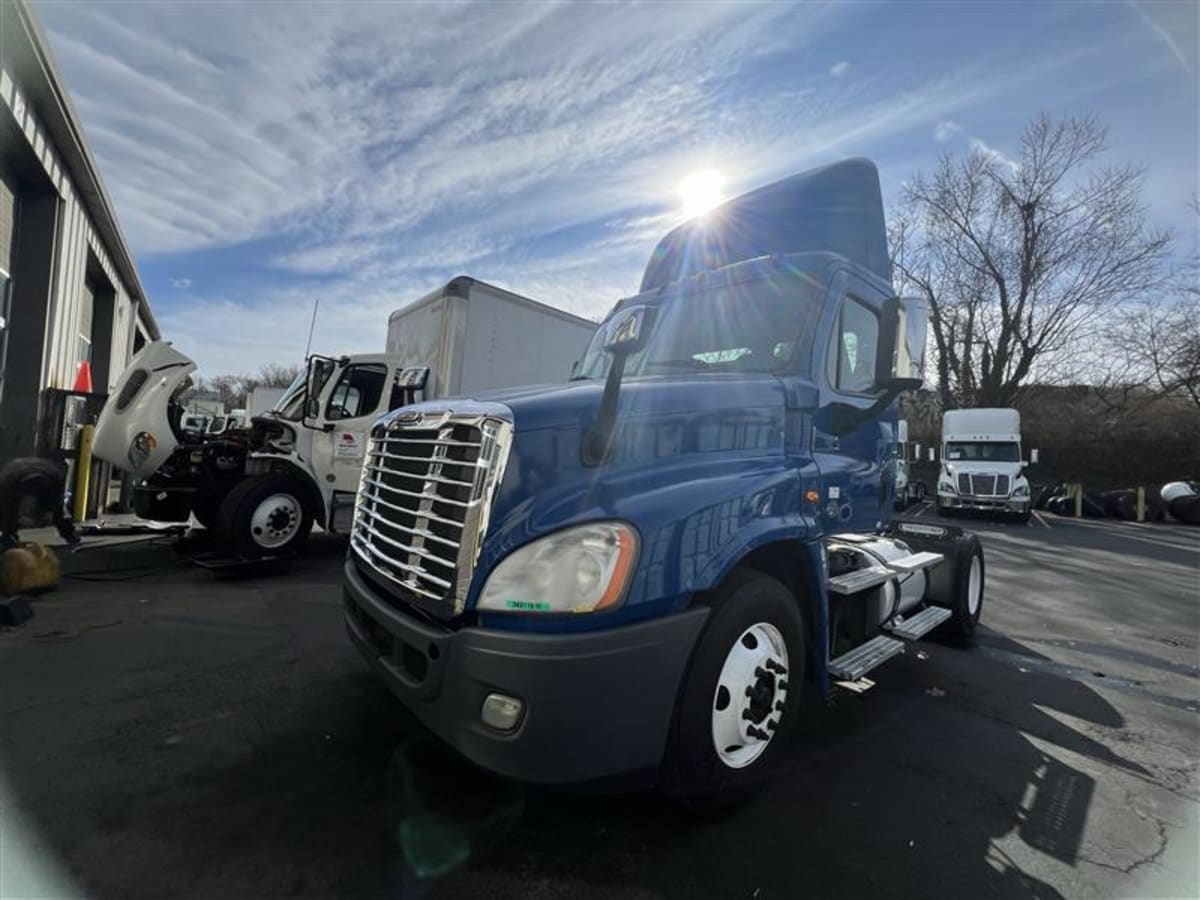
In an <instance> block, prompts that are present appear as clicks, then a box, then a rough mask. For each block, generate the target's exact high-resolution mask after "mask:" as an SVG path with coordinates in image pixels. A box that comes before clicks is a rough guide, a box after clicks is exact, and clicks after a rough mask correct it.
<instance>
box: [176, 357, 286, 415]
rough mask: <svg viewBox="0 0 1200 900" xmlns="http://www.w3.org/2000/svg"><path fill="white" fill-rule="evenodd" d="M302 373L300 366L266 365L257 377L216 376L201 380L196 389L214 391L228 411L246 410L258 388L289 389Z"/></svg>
mask: <svg viewBox="0 0 1200 900" xmlns="http://www.w3.org/2000/svg"><path fill="white" fill-rule="evenodd" d="M299 373H300V366H295V365H291V366H289V365H283V364H281V363H266V364H265V365H264V366H263V367H262V368H261V369H259V370H258V374H257V375H214V376H212V377H211V378H201V379H199V380H198V381H197V382H196V389H199V390H206V391H213V392H214V393H216V394H218V395H219V396H220V398H221V403H222V404H223V405H224V407H225V408H226V409H244V408H245V406H246V403H247V402H248V400H249V395H250V392H251V391H252V390H254V389H255V388H256V387H287V386H288V385H289V384H291V383H292V382H293V381H294V380H295V378H296V376H297V375H298V374H299Z"/></svg>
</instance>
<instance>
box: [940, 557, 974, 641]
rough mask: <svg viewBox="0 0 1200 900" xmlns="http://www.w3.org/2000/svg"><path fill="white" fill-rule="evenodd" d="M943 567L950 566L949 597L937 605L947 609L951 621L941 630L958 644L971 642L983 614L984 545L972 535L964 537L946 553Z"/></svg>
mask: <svg viewBox="0 0 1200 900" xmlns="http://www.w3.org/2000/svg"><path fill="white" fill-rule="evenodd" d="M944 552H945V554H946V561H945V562H943V563H942V565H953V566H954V570H953V572H952V573H950V579H949V583H948V586H949V594H950V595H949V597H943V598H942V600H941V602H940V604H939V605H943V606H949V607H950V612H951V616H950V619H949V620H948V621H947V622H946V624H945V625H943V626H942V627H943V628H944V629H945V631H946V632H948V633H949V634H951V635H953V636H954V637H956V638H958V639H959V640H963V641H966V640H970V638H971V637H972V636H973V635H974V634H975V626H976V625H978V624H979V616H980V615H981V614H982V613H983V589H984V581H985V574H986V568H985V565H984V562H983V545H982V544H980V543H979V537H978V536H977V535H974V534H964V535H963V536H962V537H961V538H960V539H959V540H957V541H955V543H954V545H953V547H948V548H947V549H946V551H944Z"/></svg>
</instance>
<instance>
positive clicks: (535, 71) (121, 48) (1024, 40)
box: [37, 2, 1200, 375]
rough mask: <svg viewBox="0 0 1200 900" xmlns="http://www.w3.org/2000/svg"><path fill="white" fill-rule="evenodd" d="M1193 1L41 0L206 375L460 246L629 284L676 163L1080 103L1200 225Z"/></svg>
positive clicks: (747, 180)
mask: <svg viewBox="0 0 1200 900" xmlns="http://www.w3.org/2000/svg"><path fill="white" fill-rule="evenodd" d="M1198 8H1200V7H1198V5H1197V4H1195V3H1190V2H1179V3H1161V4H1154V3H1141V4H1133V3H1104V4H1087V3H1065V4H1061V5H1052V4H1034V3H1017V2H1012V3H998V4H984V3H963V4H951V3H928V4H916V3H909V4H895V5H893V4H875V3H853V4H841V5H831V6H817V5H803V6H790V5H784V4H771V5H765V4H764V5H750V4H740V5H731V6H723V5H718V4H715V3H704V4H681V3H675V4H656V5H651V4H647V5H635V6H615V5H598V4H597V5H589V6H580V5H570V4H552V3H539V4H530V5H518V4H501V3H492V4H480V5H468V4H453V5H451V4H445V5H430V6H421V5H416V4H386V3H369V4H367V3H364V4H357V5H352V4H337V5H322V4H317V3H303V4H301V3H295V4H289V3H265V2H264V3H257V4H247V5H242V6H237V5H231V4H216V3H212V4H204V3H183V4H172V3H165V2H162V3H154V4H142V3H139V4H130V5H122V4H113V3H105V4H99V3H80V4H75V3H69V2H54V3H38V4H37V9H38V13H39V15H40V17H41V19H42V22H43V24H44V26H45V28H46V30H47V31H48V33H49V35H50V41H51V45H52V47H53V50H54V53H55V56H56V58H57V60H58V62H59V65H60V68H61V69H62V71H63V73H64V76H65V78H66V82H67V86H68V88H69V90H70V92H71V94H72V96H73V98H74V100H75V103H76V106H77V108H78V111H79V114H80V116H81V118H82V120H83V123H84V129H85V131H86V133H87V136H88V140H89V142H90V145H91V147H92V150H93V152H94V154H95V155H96V157H97V159H98V160H99V163H100V168H101V171H102V173H103V176H104V180H105V183H106V185H107V187H108V189H109V192H110V194H111V195H112V197H113V200H114V203H115V205H116V209H117V215H118V218H119V219H120V221H121V223H122V227H123V228H124V231H125V234H126V237H127V238H128V240H129V242H130V244H131V245H132V248H133V251H134V253H135V255H136V257H137V260H138V263H139V267H140V271H141V273H142V278H143V281H144V283H145V287H146V289H147V292H148V293H149V295H150V298H151V302H152V305H153V307H154V310H155V312H156V314H157V316H158V318H159V320H160V323H161V325H162V327H163V330H164V333H165V336H167V337H168V338H169V339H172V340H174V341H175V343H176V345H177V346H178V347H179V348H180V349H181V350H183V351H184V352H185V353H188V354H190V355H192V356H193V357H195V358H196V359H197V361H198V362H199V363H200V365H201V370H202V371H203V372H204V373H205V374H209V375H212V374H218V373H221V372H246V371H253V370H255V369H257V368H258V366H259V365H260V364H262V363H264V362H299V361H300V359H301V357H302V356H303V353H304V344H305V338H306V335H307V330H308V324H309V317H310V314H311V310H312V303H313V300H314V298H320V301H321V311H320V315H319V317H318V320H317V327H316V335H315V339H314V343H313V346H314V349H316V350H320V351H323V352H328V353H343V352H354V351H370V350H380V349H382V347H383V342H384V336H385V331H386V322H387V316H388V313H389V312H391V311H392V310H394V309H396V308H398V307H400V306H402V305H404V304H405V303H406V302H408V301H410V300H413V299H415V298H416V297H418V296H420V295H422V294H424V293H426V292H428V291H429V290H432V289H433V288H435V287H436V286H437V285H438V284H439V283H440V282H444V281H445V280H446V279H448V278H450V277H452V276H454V275H458V274H469V275H473V276H475V277H477V278H481V279H484V280H487V281H492V282H495V283H497V284H501V285H503V286H505V287H508V288H510V289H512V290H515V291H518V292H520V293H523V294H526V295H528V296H532V297H534V298H536V299H539V300H543V301H546V302H549V303H553V304H555V305H558V306H562V307H564V308H567V309H570V310H572V311H574V312H577V313H580V314H583V315H589V316H599V315H601V314H602V313H603V312H604V311H605V310H606V309H607V308H608V307H609V306H610V305H611V304H612V302H613V301H614V300H615V299H617V298H618V297H620V296H622V295H624V294H628V293H632V292H633V291H634V290H635V289H636V287H637V284H638V281H639V279H640V275H641V270H642V267H643V265H644V263H645V260H646V257H647V255H648V254H649V251H650V249H651V248H652V247H653V245H654V242H655V241H656V240H657V239H658V237H659V236H661V234H662V233H663V232H664V231H665V230H666V229H667V228H669V227H670V226H671V225H672V224H674V223H675V222H676V221H678V217H679V197H678V195H677V190H676V189H677V186H678V184H679V182H680V181H681V179H683V178H684V177H685V176H686V175H688V174H689V173H691V172H693V171H696V170H700V169H709V168H715V169H717V170H719V171H720V172H721V173H722V175H723V176H724V178H725V179H726V188H725V190H726V193H727V194H730V195H733V194H737V193H739V192H741V191H742V190H745V189H749V188H753V187H756V186H758V185H761V184H764V183H766V182H768V181H770V180H772V179H774V178H777V177H781V176H784V175H788V174H791V173H793V172H797V171H801V170H803V169H806V168H809V167H812V166H815V165H819V164H822V163H825V162H829V161H832V160H834V159H838V158H843V157H847V156H868V157H870V158H872V159H874V160H875V161H876V162H877V163H878V165H879V167H880V171H881V175H882V178H883V185H884V195H885V198H887V199H889V200H891V199H892V198H893V197H894V196H895V195H896V193H897V192H898V190H899V188H900V186H901V184H902V182H903V181H904V179H906V178H908V177H909V176H910V175H911V174H912V173H913V172H914V171H916V170H919V169H925V170H928V169H929V168H930V167H931V166H932V165H933V164H934V162H935V161H936V159H937V155H938V154H939V153H941V152H952V153H961V152H965V151H966V150H967V149H968V148H969V147H971V146H978V147H987V148H991V149H992V150H993V151H994V152H997V153H1001V154H1008V155H1011V154H1013V153H1014V152H1015V149H1016V143H1017V138H1018V135H1019V132H1020V129H1021V127H1022V125H1023V124H1024V123H1025V122H1026V121H1027V120H1028V119H1029V118H1030V117H1031V116H1032V115H1034V114H1036V113H1037V112H1039V111H1043V110H1044V111H1048V112H1052V113H1060V112H1078V111H1086V112H1093V113H1096V114H1097V115H1099V116H1100V117H1101V118H1102V119H1103V120H1104V121H1105V122H1106V124H1107V125H1108V126H1109V128H1110V137H1111V149H1110V151H1109V153H1108V155H1107V159H1108V161H1110V162H1112V163H1124V162H1127V161H1132V162H1135V163H1138V164H1141V165H1144V166H1145V167H1146V168H1147V176H1146V190H1145V199H1146V201H1147V203H1148V204H1149V207H1150V217H1151V221H1152V223H1153V224H1155V225H1159V226H1162V227H1169V228H1172V229H1174V230H1175V232H1176V236H1177V241H1178V242H1179V244H1180V245H1181V247H1182V248H1187V247H1195V245H1196V241H1197V235H1196V229H1197V224H1196V221H1195V216H1194V215H1192V214H1191V213H1189V210H1188V205H1187V204H1188V201H1189V199H1190V198H1191V197H1192V196H1193V195H1194V194H1195V193H1196V191H1197V168H1198V166H1197V160H1198V159H1200V147H1198V133H1200V113H1198V103H1200V99H1198V94H1197V81H1198V71H1200V66H1198V61H1197V47H1198V45H1200V35H1198V25H1197V20H1198V17H1200V13H1198V11H1197V10H1198Z"/></svg>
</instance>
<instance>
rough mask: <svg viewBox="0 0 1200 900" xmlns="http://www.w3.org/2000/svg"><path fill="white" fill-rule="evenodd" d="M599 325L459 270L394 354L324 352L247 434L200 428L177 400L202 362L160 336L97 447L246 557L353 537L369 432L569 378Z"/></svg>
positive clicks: (146, 493)
mask: <svg viewBox="0 0 1200 900" xmlns="http://www.w3.org/2000/svg"><path fill="white" fill-rule="evenodd" d="M595 329H596V323H595V322H592V321H590V320H588V319H584V318H580V317H579V316H574V315H571V314H570V313H567V312H564V311H562V310H559V309H555V308H554V307H551V306H546V305H545V304H542V303H538V302H536V301H534V300H530V299H529V298H527V297H522V296H520V295H518V294H514V293H512V292H510V291H505V290H502V289H501V288H497V287H494V286H492V285H489V284H486V283H484V282H482V281H478V280H476V279H474V278H468V277H465V276H463V277H459V278H455V279H453V280H452V281H450V282H448V283H447V284H446V285H444V286H442V287H440V288H439V289H437V290H436V291H433V292H432V293H430V294H428V295H426V296H424V297H422V298H420V299H419V300H417V301H415V302H414V303H412V304H410V305H408V306H406V307H404V308H403V309H400V310H398V311H397V312H395V313H393V314H392V316H391V317H390V319H389V321H388V331H387V343H386V352H384V353H374V354H356V355H353V356H340V357H325V356H318V355H314V356H312V357H310V358H309V360H308V365H307V367H306V369H305V371H304V372H302V373H301V374H300V375H299V376H298V377H297V378H296V380H295V381H294V382H293V383H292V384H291V386H290V387H288V388H287V390H286V391H284V393H283V395H282V396H281V397H280V398H279V400H278V402H277V403H276V404H275V406H274V408H273V409H271V410H270V411H268V412H267V413H265V414H264V415H261V416H254V417H252V419H251V422H250V427H249V429H248V430H247V431H245V432H239V433H237V434H221V435H213V436H209V435H191V434H188V433H186V432H184V431H183V429H181V428H180V426H179V423H180V418H181V416H182V408H181V407H180V406H179V404H178V402H177V400H176V398H177V396H178V394H179V392H180V391H181V390H182V389H183V388H184V387H185V386H186V384H187V381H188V376H189V375H190V374H191V373H192V372H193V371H195V369H196V364H195V363H194V362H193V361H192V360H191V359H189V358H188V357H187V356H185V355H184V354H182V353H180V352H179V351H178V350H176V349H175V348H174V347H172V346H171V345H170V343H168V342H166V341H155V342H153V343H151V344H148V345H147V346H146V347H145V348H143V350H142V351H141V352H140V353H139V354H138V355H137V356H136V357H134V359H133V361H132V362H131V363H130V365H129V368H128V369H127V370H126V371H125V372H124V373H123V374H122V376H121V379H120V381H119V383H118V385H117V388H116V390H114V391H113V393H112V394H111V396H110V397H109V399H108V402H107V403H106V404H105V406H104V409H103V411H102V412H101V414H100V420H99V422H98V424H97V427H96V435H95V441H94V448H95V454H96V456H98V457H100V458H101V459H103V460H105V461H107V462H110V463H112V464H113V465H115V466H117V467H118V468H120V469H124V470H125V471H128V472H130V473H131V474H132V475H133V476H134V477H136V478H138V479H140V481H139V483H138V484H137V485H136V486H135V488H134V492H133V497H134V508H135V509H136V511H137V513H138V514H139V515H140V516H142V517H143V518H147V519H153V520H157V521H180V522H181V521H187V520H188V517H189V515H195V517H196V519H197V520H199V522H200V523H201V524H203V525H205V526H206V527H209V528H213V529H215V530H216V531H217V532H218V533H219V534H220V535H221V537H222V538H223V540H224V542H225V543H226V544H227V546H228V547H229V548H230V549H232V550H233V551H234V552H235V553H237V554H239V555H242V556H248V557H253V556H260V555H263V554H269V553H280V552H288V551H292V550H295V549H296V548H298V547H299V546H300V545H301V544H303V542H304V540H305V539H306V538H307V536H308V534H309V531H310V530H311V528H312V526H313V524H314V523H317V524H320V525H321V526H322V527H323V528H324V529H326V530H328V531H334V532H338V533H344V532H345V531H346V530H347V529H348V528H349V524H350V521H351V517H352V514H353V509H354V502H355V495H356V492H357V491H358V487H359V475H360V473H361V471H362V466H363V460H364V457H365V455H366V453H367V433H368V432H369V431H370V428H371V426H372V424H373V423H374V422H375V420H376V419H377V418H378V417H379V416H381V415H383V414H384V413H387V412H389V411H391V410H394V409H396V408H397V407H399V406H403V405H405V404H408V403H413V402H415V401H417V400H418V399H420V400H432V399H438V398H442V397H449V396H455V395H457V394H460V393H464V392H478V391H484V390H489V389H494V388H510V387H517V386H520V385H525V384H532V383H537V382H547V381H562V380H564V379H565V378H566V377H567V376H568V375H569V374H570V372H571V366H572V365H573V363H574V362H575V361H576V360H578V359H579V358H580V357H581V356H582V354H583V351H584V350H585V349H586V347H587V344H588V341H589V340H590V339H591V337H592V334H593V333H594V332H595Z"/></svg>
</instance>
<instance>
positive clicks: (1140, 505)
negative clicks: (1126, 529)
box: [1137, 485, 1146, 522]
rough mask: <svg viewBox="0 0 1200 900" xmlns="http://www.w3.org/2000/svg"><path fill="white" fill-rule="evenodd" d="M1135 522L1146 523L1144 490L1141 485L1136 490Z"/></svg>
mask: <svg viewBox="0 0 1200 900" xmlns="http://www.w3.org/2000/svg"><path fill="white" fill-rule="evenodd" d="M1137 520H1138V521H1139V522H1145V521H1146V489H1145V488H1144V487H1142V486H1141V485H1138V489H1137Z"/></svg>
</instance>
